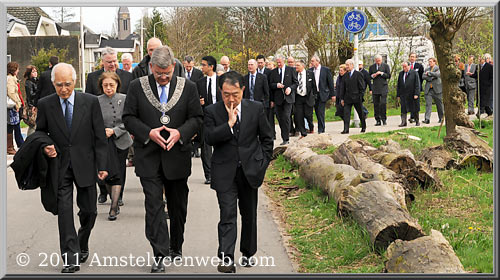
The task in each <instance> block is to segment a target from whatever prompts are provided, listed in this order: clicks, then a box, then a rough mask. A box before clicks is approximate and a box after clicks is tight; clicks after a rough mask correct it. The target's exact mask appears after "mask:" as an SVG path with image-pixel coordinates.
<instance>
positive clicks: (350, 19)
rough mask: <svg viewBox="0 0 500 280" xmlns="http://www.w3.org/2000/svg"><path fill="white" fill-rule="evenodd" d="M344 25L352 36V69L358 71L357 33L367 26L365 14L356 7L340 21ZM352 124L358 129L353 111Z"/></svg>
mask: <svg viewBox="0 0 500 280" xmlns="http://www.w3.org/2000/svg"><path fill="white" fill-rule="evenodd" d="M342 22H343V24H344V28H345V30H347V32H350V33H352V34H353V35H354V57H353V60H354V67H355V69H356V70H359V63H358V62H359V58H358V44H359V42H358V33H360V32H363V31H364V30H365V29H366V27H367V26H368V17H367V16H366V14H365V13H364V12H363V11H361V10H358V9H357V7H355V8H354V10H352V11H348V12H347V13H345V15H344V20H343V21H342ZM352 121H353V122H354V126H355V127H359V116H358V112H357V111H356V110H354V118H353V120H352Z"/></svg>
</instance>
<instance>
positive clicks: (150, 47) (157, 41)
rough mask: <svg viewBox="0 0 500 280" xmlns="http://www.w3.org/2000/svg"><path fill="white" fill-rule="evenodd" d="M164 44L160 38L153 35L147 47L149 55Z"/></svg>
mask: <svg viewBox="0 0 500 280" xmlns="http://www.w3.org/2000/svg"><path fill="white" fill-rule="evenodd" d="M162 45H163V44H162V43H161V41H160V39H158V38H156V37H153V38H151V39H149V40H148V44H147V48H148V55H149V56H151V55H152V54H153V51H154V50H155V49H156V48H158V47H161V46H162Z"/></svg>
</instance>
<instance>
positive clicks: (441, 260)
mask: <svg viewBox="0 0 500 280" xmlns="http://www.w3.org/2000/svg"><path fill="white" fill-rule="evenodd" d="M386 256H387V261H386V263H385V272H389V273H465V270H464V267H463V265H462V263H461V262H460V260H459V259H458V257H457V255H456V254H455V252H454V251H453V248H452V247H451V246H450V244H449V243H448V241H447V240H446V239H445V238H444V237H443V235H442V234H441V233H440V232H439V231H436V230H431V235H430V236H424V237H420V238H417V239H415V240H411V241H403V240H396V241H395V242H394V243H392V244H391V245H389V247H388V248H387V253H386Z"/></svg>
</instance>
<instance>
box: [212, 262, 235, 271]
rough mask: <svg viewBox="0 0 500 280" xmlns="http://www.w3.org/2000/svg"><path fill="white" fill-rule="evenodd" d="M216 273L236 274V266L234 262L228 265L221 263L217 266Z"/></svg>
mask: <svg viewBox="0 0 500 280" xmlns="http://www.w3.org/2000/svg"><path fill="white" fill-rule="evenodd" d="M217 271H218V272H221V273H236V266H235V265H234V262H231V263H229V264H225V263H223V262H221V263H220V264H219V265H218V266H217Z"/></svg>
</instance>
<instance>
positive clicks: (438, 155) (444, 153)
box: [418, 145, 456, 170]
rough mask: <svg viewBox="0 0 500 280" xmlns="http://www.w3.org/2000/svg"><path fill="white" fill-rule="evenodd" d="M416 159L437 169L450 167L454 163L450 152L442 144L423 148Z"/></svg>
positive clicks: (452, 166) (453, 165)
mask: <svg viewBox="0 0 500 280" xmlns="http://www.w3.org/2000/svg"><path fill="white" fill-rule="evenodd" d="M418 159H419V160H420V161H421V162H423V163H427V164H429V165H430V166H431V168H433V169H439V170H445V169H451V168H454V167H455V165H456V163H455V159H453V157H452V155H451V153H450V152H449V151H448V150H447V149H446V148H445V147H444V146H442V145H440V146H433V147H429V148H425V149H423V150H422V153H421V154H420V156H419V157H418Z"/></svg>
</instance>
